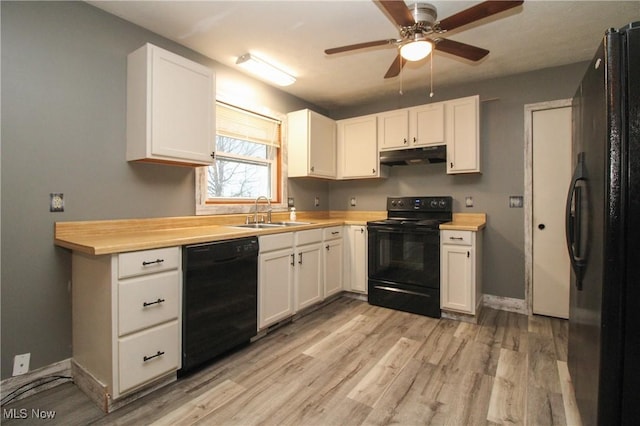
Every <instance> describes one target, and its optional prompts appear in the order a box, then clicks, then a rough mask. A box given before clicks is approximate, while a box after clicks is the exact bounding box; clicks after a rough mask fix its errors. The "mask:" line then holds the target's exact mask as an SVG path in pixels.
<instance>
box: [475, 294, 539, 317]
mask: <svg viewBox="0 0 640 426" xmlns="http://www.w3.org/2000/svg"><path fill="white" fill-rule="evenodd" d="M482 305H483V306H484V307H486V308H492V309H499V310H501V311H508V312H515V313H518V314H523V315H528V314H529V312H528V310H527V304H526V303H525V301H524V299H513V298H511V297H503V296H494V295H492V294H485V295H484V296H483V297H482Z"/></svg>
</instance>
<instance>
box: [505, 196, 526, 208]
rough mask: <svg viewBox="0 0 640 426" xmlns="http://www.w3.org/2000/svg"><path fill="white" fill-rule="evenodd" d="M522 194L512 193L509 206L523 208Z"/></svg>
mask: <svg viewBox="0 0 640 426" xmlns="http://www.w3.org/2000/svg"><path fill="white" fill-rule="evenodd" d="M523 204H524V203H523V199H522V195H510V196H509V207H510V208H512V209H513V208H516V209H521V208H522V205H523Z"/></svg>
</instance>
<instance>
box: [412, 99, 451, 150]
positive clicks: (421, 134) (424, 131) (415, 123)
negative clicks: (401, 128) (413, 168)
mask: <svg viewBox="0 0 640 426" xmlns="http://www.w3.org/2000/svg"><path fill="white" fill-rule="evenodd" d="M409 143H410V145H411V146H414V147H420V146H434V145H444V143H445V140H444V102H438V103H435V104H427V105H423V106H420V107H415V108H410V109H409Z"/></svg>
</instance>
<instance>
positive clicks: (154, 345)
mask: <svg viewBox="0 0 640 426" xmlns="http://www.w3.org/2000/svg"><path fill="white" fill-rule="evenodd" d="M179 340H180V334H179V328H178V321H173V322H170V323H168V324H163V325H160V326H158V327H155V328H152V329H149V330H147V331H143V332H141V333H137V334H133V335H131V336H128V337H124V338H121V339H119V341H118V362H119V367H118V371H119V373H118V374H119V376H118V378H119V381H120V385H119V390H120V393H124V392H126V391H128V390H129V389H132V388H135V387H136V386H139V385H141V384H144V383H146V382H148V381H150V380H152V379H154V378H156V377H160V376H162V375H163V374H165V373H169V372H171V371H173V370H177V369H178V367H179V359H180V357H179V355H180V354H179V347H180V345H179Z"/></svg>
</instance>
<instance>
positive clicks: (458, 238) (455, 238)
mask: <svg viewBox="0 0 640 426" xmlns="http://www.w3.org/2000/svg"><path fill="white" fill-rule="evenodd" d="M449 239H450V240H459V241H462V240H464V238H462V237H449Z"/></svg>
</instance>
